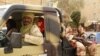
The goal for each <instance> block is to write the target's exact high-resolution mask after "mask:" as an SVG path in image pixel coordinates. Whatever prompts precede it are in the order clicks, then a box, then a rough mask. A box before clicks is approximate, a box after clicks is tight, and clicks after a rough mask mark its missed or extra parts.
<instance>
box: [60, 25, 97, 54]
mask: <svg viewBox="0 0 100 56" xmlns="http://www.w3.org/2000/svg"><path fill="white" fill-rule="evenodd" d="M63 29H64V30H63V34H62V36H63V38H64V39H66V40H67V41H68V43H69V44H70V45H71V46H72V48H74V49H75V51H74V54H73V55H72V56H95V53H96V43H95V41H91V40H89V39H88V37H89V36H88V35H87V34H86V30H85V27H84V25H82V24H80V25H79V26H78V27H77V28H73V27H71V25H67V26H66V27H64V25H63ZM62 41H63V40H62ZM63 45H64V44H63ZM68 52H69V51H68ZM70 56H71V55H70Z"/></svg>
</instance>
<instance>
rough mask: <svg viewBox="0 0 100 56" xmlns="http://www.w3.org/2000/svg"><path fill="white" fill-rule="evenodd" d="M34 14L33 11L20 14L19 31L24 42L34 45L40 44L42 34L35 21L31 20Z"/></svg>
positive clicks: (41, 42)
mask: <svg viewBox="0 0 100 56" xmlns="http://www.w3.org/2000/svg"><path fill="white" fill-rule="evenodd" d="M33 20H34V15H33V13H30V12H26V13H23V14H22V27H21V29H20V32H21V33H22V35H23V37H24V42H26V43H28V44H29V43H30V44H35V45H42V44H43V42H44V40H43V35H42V33H41V32H40V30H39V28H38V26H37V25H36V23H34V22H33Z"/></svg>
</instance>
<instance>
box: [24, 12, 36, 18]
mask: <svg viewBox="0 0 100 56" xmlns="http://www.w3.org/2000/svg"><path fill="white" fill-rule="evenodd" d="M25 16H27V17H30V18H32V19H34V15H33V13H31V12H25V13H23V14H22V18H23V17H25Z"/></svg>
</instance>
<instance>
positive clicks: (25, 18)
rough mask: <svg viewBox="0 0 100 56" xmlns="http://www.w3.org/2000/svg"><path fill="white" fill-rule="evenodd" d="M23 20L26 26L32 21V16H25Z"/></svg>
mask: <svg viewBox="0 0 100 56" xmlns="http://www.w3.org/2000/svg"><path fill="white" fill-rule="evenodd" d="M22 22H23V24H24V26H27V25H29V24H31V23H32V18H30V17H28V16H24V17H23V19H22Z"/></svg>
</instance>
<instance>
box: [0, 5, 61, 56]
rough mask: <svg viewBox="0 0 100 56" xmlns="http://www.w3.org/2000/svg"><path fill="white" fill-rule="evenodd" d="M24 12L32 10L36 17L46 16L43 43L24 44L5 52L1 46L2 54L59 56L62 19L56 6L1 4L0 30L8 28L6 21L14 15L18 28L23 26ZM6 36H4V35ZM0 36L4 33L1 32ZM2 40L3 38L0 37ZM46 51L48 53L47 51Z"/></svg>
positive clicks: (0, 52) (0, 55)
mask: <svg viewBox="0 0 100 56" xmlns="http://www.w3.org/2000/svg"><path fill="white" fill-rule="evenodd" d="M23 12H31V13H33V14H35V17H43V18H44V24H45V25H44V26H45V31H44V32H45V37H44V39H45V40H46V41H45V43H44V44H43V45H39V46H36V45H29V46H24V45H22V47H21V48H13V52H12V53H7V54H5V53H4V47H0V56H59V54H58V52H59V51H58V46H60V31H61V26H60V23H61V21H62V19H61V14H60V11H59V10H57V9H56V8H50V7H43V6H38V5H22V4H12V5H1V6H0V30H1V31H2V30H4V31H5V30H6V26H5V24H6V21H7V20H8V18H9V16H12V17H13V19H14V20H15V21H16V23H17V27H18V29H20V27H21V17H22V13H23ZM3 37H4V36H3ZM0 38H2V34H1V33H0ZM0 40H1V39H0ZM45 52H46V53H45Z"/></svg>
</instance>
